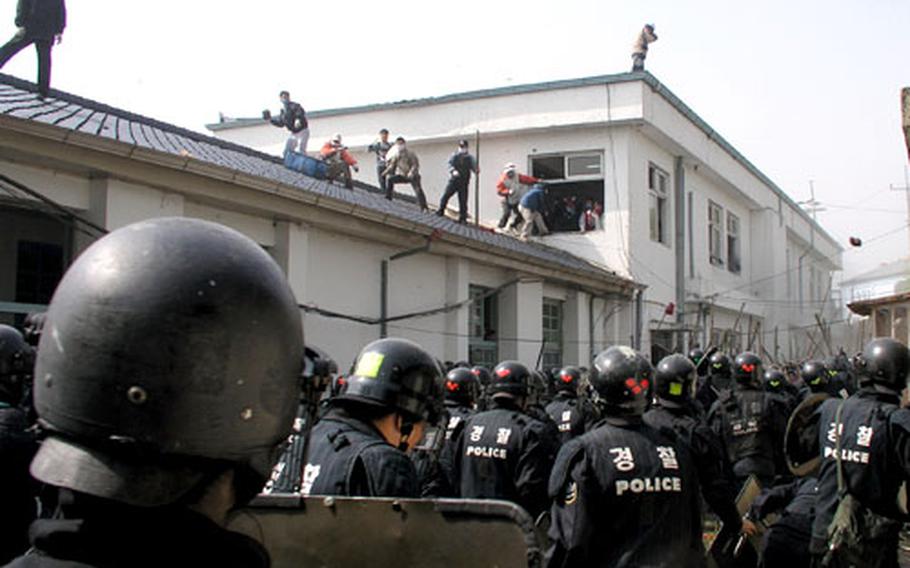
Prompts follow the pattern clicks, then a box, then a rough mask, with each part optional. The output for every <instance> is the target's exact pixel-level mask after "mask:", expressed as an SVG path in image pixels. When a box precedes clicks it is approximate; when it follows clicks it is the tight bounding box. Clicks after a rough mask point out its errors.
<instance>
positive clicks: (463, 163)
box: [436, 140, 480, 223]
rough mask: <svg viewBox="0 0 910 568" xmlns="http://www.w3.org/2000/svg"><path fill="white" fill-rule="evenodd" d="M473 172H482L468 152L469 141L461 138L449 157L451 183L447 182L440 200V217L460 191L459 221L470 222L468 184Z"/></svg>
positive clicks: (438, 210)
mask: <svg viewBox="0 0 910 568" xmlns="http://www.w3.org/2000/svg"><path fill="white" fill-rule="evenodd" d="M471 172H474V173H475V174H477V173H479V172H480V170H479V169H478V167H477V159H476V158H475V157H474V156H472V155H471V154H470V153H468V141H467V140H459V142H458V150H457V151H456V152H455V153H454V154H452V155H451V156H450V157H449V183H447V184H446V190H445V193H444V194H443V195H442V199H440V200H439V209H437V210H436V214H437V215H439V216H440V217H442V216H443V215H445V212H446V205H448V203H449V199H450V198H451V197H452V195H453V194H455V193H458V222H459V223H467V222H468V184H469V183H470V181H471Z"/></svg>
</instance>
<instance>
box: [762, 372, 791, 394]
mask: <svg viewBox="0 0 910 568" xmlns="http://www.w3.org/2000/svg"><path fill="white" fill-rule="evenodd" d="M786 384H787V376H786V375H784V373H783V371H781V370H780V369H768V370H767V371H765V381H764V383H763V386H764V388H765V391H767V392H774V393H782V392H784V387H785V386H786Z"/></svg>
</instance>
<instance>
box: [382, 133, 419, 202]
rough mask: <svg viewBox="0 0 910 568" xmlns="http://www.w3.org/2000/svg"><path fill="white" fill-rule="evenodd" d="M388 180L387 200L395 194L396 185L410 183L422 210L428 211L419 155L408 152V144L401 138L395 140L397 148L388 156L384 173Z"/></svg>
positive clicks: (391, 150) (392, 149) (390, 151)
mask: <svg viewBox="0 0 910 568" xmlns="http://www.w3.org/2000/svg"><path fill="white" fill-rule="evenodd" d="M383 173H384V174H385V175H386V176H388V178H386V190H385V198H386V199H388V200H389V201H391V200H392V196H393V195H394V194H395V184H396V183H404V182H408V183H410V184H411V187H412V188H414V193H415V194H416V195H417V203H418V204H419V205H420V209H421V210H423V211H427V210H428V208H427V197H426V195H424V193H423V188H422V187H421V186H420V161H419V160H418V159H417V154H415V153H414V152H412V151H410V150H408V147H407V142H405V139H404V138H402V137H401V136H399V137H398V138H396V139H395V146H394V147H393V148H391V149H390V150H389V152H388V153H387V154H386V168H385V171H384V172H383Z"/></svg>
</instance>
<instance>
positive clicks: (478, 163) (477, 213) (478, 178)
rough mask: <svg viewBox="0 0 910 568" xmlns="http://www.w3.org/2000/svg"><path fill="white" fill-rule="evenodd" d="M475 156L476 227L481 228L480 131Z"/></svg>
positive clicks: (475, 141) (476, 135)
mask: <svg viewBox="0 0 910 568" xmlns="http://www.w3.org/2000/svg"><path fill="white" fill-rule="evenodd" d="M474 154H475V156H476V158H477V173H475V174H474V225H475V226H478V227H479V226H480V130H476V131H475V132H474Z"/></svg>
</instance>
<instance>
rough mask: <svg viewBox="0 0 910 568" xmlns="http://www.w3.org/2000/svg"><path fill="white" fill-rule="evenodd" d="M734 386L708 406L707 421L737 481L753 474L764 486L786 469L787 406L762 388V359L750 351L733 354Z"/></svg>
mask: <svg viewBox="0 0 910 568" xmlns="http://www.w3.org/2000/svg"><path fill="white" fill-rule="evenodd" d="M732 374H733V379H734V381H735V385H734V388H733V390H732V391H725V392H723V393H722V394H721V396H720V397H719V398H718V399H717V401H716V402H715V403H714V405H713V406H712V407H711V411H710V412H709V414H708V423H709V424H710V425H711V428H712V429H713V430H714V431H715V432H717V434H718V435H719V436H721V438H722V439H723V440H724V445H725V447H726V449H727V457H728V458H729V460H730V463H731V464H732V465H733V473H734V474H735V476H736V478H737V481H738V482H740V483H741V482H743V481H745V480H746V479H747V478H748V477H749V476H750V475H755V476H756V477H757V478H758V480H759V481H760V482H761V484H762V486H763V487H769V486H770V485H771V484H772V483H773V481H774V478H775V476H777V475H783V474H785V473H786V472H787V470H786V465H785V462H784V457H783V449H782V445H783V439H784V432H785V431H786V428H787V418H788V416H789V409H788V407H787V404H786V403H785V402H784V401H783V400H782V399H780V398H779V397H777V396H775V395H772V394H770V393H767V392H764V391H763V390H761V389H762V378H763V376H764V372H763V371H762V361H761V359H760V358H759V357H758V355H755V354H754V353H751V352H748V351H746V352H743V353H740V354H739V355H737V356H736V360H735V361H734V364H733V371H732Z"/></svg>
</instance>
